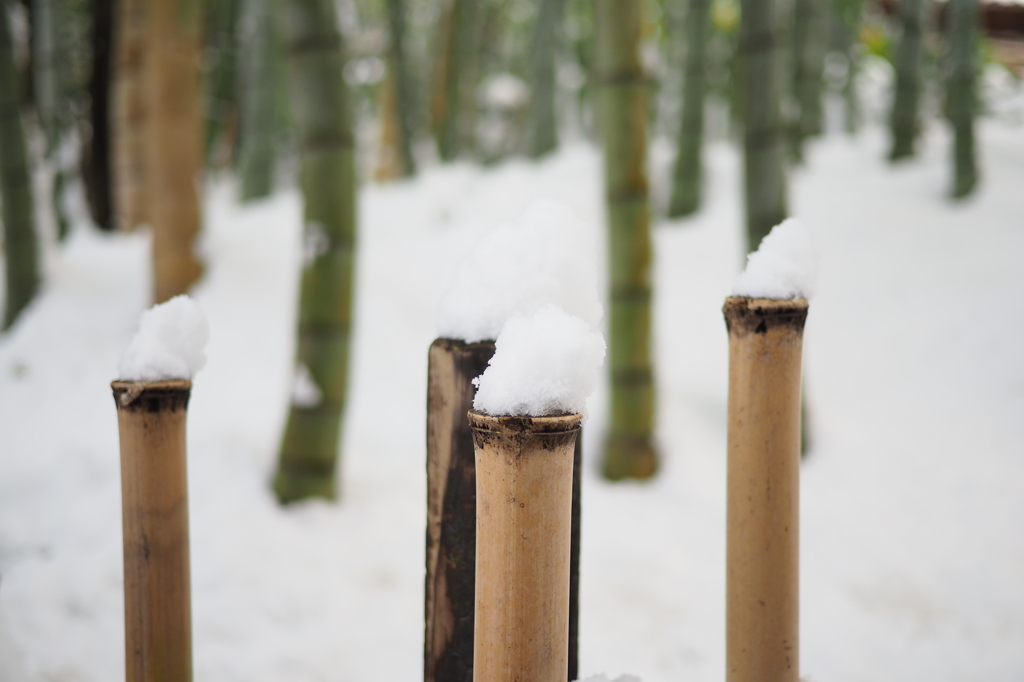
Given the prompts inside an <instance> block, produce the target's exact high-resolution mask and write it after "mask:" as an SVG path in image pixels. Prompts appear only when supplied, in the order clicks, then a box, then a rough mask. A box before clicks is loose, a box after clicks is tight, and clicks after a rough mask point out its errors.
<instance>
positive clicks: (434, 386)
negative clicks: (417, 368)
mask: <svg viewBox="0 0 1024 682" xmlns="http://www.w3.org/2000/svg"><path fill="white" fill-rule="evenodd" d="M493 355H494V343H493V342H492V341H482V342H480V343H464V342H462V341H455V340H452V339H437V340H436V341H434V343H433V344H431V346H430V353H429V369H428V379H427V539H426V561H427V571H426V581H425V586H424V588H425V589H424V597H425V608H424V615H425V628H424V647H423V679H424V682H450V681H453V680H460V681H468V680H471V679H472V678H473V646H474V643H473V623H474V615H473V614H474V606H475V602H474V594H475V586H476V511H477V505H476V499H477V498H476V495H477V488H476V462H475V455H474V451H473V436H472V433H471V431H470V428H469V422H468V420H467V419H466V413H467V412H468V411H469V410H470V408H472V406H473V396H474V395H475V392H476V389H475V388H474V387H473V385H472V383H471V382H472V380H473V378H474V377H477V376H480V375H481V374H482V373H483V371H484V369H486V368H487V363H488V362H489V361H490V359H491V356H493ZM580 443H581V439H580V438H579V437H577V439H576V448H575V451H574V453H573V491H572V531H571V533H572V548H571V554H570V568H571V572H570V574H571V578H570V593H569V601H570V605H569V660H568V665H567V667H568V670H567V676H566V678H565V679H567V680H575V679H576V678H577V677H578V634H577V633H578V628H579V551H580V477H581V474H582V462H583V459H582V448H581V447H580Z"/></svg>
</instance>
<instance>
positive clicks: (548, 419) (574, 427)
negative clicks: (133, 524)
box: [469, 410, 583, 434]
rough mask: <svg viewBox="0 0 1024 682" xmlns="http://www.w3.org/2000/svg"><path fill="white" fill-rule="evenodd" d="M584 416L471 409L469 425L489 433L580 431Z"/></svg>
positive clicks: (476, 429) (475, 429)
mask: <svg viewBox="0 0 1024 682" xmlns="http://www.w3.org/2000/svg"><path fill="white" fill-rule="evenodd" d="M582 421H583V416H582V415H580V414H555V415H550V416H544V417H532V416H509V415H500V416H492V415H489V414H484V413H483V412H477V411H476V410H470V411H469V426H470V428H471V429H473V430H474V431H484V432H489V433H502V434H516V433H537V434H541V433H551V434H556V433H573V432H576V431H579V429H580V424H581V423H582Z"/></svg>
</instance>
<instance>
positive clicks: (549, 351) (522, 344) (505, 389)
mask: <svg viewBox="0 0 1024 682" xmlns="http://www.w3.org/2000/svg"><path fill="white" fill-rule="evenodd" d="M494 346H495V351H494V356H493V357H492V358H491V361H490V362H489V363H488V364H487V369H485V370H484V373H483V374H481V375H480V376H479V377H477V378H476V379H473V384H474V385H476V387H477V392H476V397H474V399H473V409H475V410H477V411H479V412H483V413H484V414H490V415H495V416H498V415H502V416H504V415H512V416H533V417H543V416H547V415H554V414H584V413H585V412H586V405H587V397H588V396H589V395H590V394H591V393H593V391H594V388H595V387H596V386H597V378H598V372H599V370H600V369H601V366H602V365H603V364H604V352H605V344H604V337H602V336H601V334H600V333H598V332H596V331H594V330H592V329H591V328H590V327H589V325H587V323H586V322H584V321H583V320H581V319H580V318H578V317H573V316H572V315H569V314H568V313H566V312H565V311H564V310H561V309H559V308H556V307H554V306H550V305H549V306H545V307H544V308H541V309H540V310H538V311H537V312H535V313H533V314H532V315H529V316H527V317H513V318H510V319H509V321H508V322H506V323H505V326H504V327H503V328H502V330H501V333H500V334H498V339H497V341H496V342H495V344H494Z"/></svg>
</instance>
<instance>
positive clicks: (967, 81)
mask: <svg viewBox="0 0 1024 682" xmlns="http://www.w3.org/2000/svg"><path fill="white" fill-rule="evenodd" d="M947 7H948V10H947V15H946V34H947V44H948V53H947V58H948V60H949V62H948V65H947V66H948V77H947V82H946V115H947V116H948V118H949V122H950V123H951V124H952V126H953V189H952V196H953V198H955V199H962V198H964V197H966V196H968V195H969V194H971V192H973V191H974V188H975V186H976V185H977V184H978V168H977V164H976V160H975V149H974V116H975V110H976V108H977V105H976V102H977V91H976V80H977V70H978V63H977V62H978V56H977V55H978V3H977V0H950V2H949V4H948V5H947Z"/></svg>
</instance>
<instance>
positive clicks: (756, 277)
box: [732, 218, 818, 300]
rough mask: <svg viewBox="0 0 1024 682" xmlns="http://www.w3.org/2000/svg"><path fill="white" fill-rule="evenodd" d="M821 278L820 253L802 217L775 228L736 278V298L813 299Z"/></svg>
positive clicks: (749, 257)
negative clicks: (816, 283)
mask: <svg viewBox="0 0 1024 682" xmlns="http://www.w3.org/2000/svg"><path fill="white" fill-rule="evenodd" d="M817 278H818V252H817V251H816V250H815V249H814V242H813V240H812V239H811V232H810V230H809V229H807V227H806V226H805V225H804V224H803V222H801V221H800V220H799V219H798V218H789V219H787V220H784V221H782V222H781V223H779V224H778V225H776V226H775V227H773V228H772V231H771V232H770V233H769V234H768V236H767V237H765V238H764V239H762V240H761V245H760V246H759V247H758V249H757V251H755V252H754V253H752V254H750V255H748V256H747V267H746V269H745V270H744V271H743V272H742V273H740V276H739V277H738V278H737V279H736V284H735V285H734V286H733V288H732V295H733V296H746V297H748V298H772V299H778V300H786V299H793V298H806V299H809V298H810V297H811V296H813V295H814V286H815V282H816V280H817Z"/></svg>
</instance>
